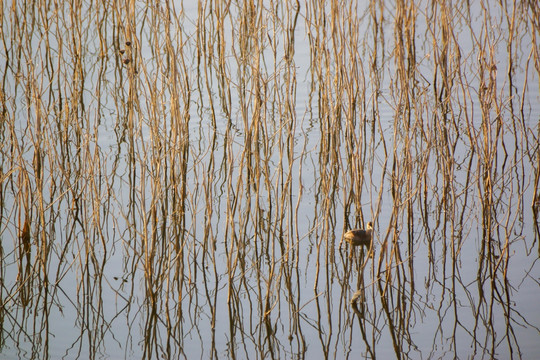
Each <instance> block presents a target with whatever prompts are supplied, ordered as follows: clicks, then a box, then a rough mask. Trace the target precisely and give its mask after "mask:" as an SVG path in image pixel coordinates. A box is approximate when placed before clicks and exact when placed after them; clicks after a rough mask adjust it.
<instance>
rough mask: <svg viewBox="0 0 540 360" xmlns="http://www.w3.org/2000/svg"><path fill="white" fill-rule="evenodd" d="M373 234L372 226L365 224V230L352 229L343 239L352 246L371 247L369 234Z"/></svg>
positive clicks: (369, 223)
mask: <svg viewBox="0 0 540 360" xmlns="http://www.w3.org/2000/svg"><path fill="white" fill-rule="evenodd" d="M372 232H373V224H372V223H371V221H370V222H368V223H367V226H366V229H365V230H364V229H354V230H349V231H347V232H346V233H345V234H344V235H343V238H344V239H345V241H347V242H348V243H349V244H351V245H352V246H367V247H371V239H372V236H371V233H372Z"/></svg>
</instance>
